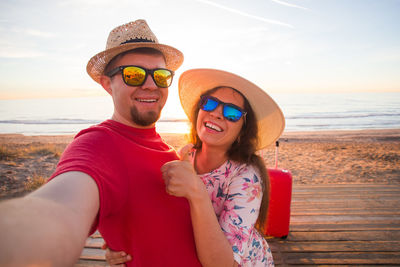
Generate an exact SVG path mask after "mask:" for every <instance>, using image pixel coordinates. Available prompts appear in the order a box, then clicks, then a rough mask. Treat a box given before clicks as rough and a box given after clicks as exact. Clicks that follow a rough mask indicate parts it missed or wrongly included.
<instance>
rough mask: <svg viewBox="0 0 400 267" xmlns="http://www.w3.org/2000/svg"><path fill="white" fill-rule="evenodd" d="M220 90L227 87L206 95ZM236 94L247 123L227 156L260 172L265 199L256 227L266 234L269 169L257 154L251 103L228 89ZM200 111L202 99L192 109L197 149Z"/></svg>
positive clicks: (256, 127) (192, 141)
mask: <svg viewBox="0 0 400 267" xmlns="http://www.w3.org/2000/svg"><path fill="white" fill-rule="evenodd" d="M220 88H226V86H219V87H215V88H212V89H210V90H208V91H206V92H205V93H203V94H202V96H204V95H210V94H212V93H214V92H215V91H217V90H218V89H220ZM228 88H230V89H232V90H234V91H235V92H237V93H239V94H240V95H241V96H242V97H243V99H244V110H245V111H247V114H246V117H245V118H244V119H245V123H243V127H242V129H241V131H240V133H239V136H238V137H237V139H236V141H235V142H234V143H233V144H232V146H231V147H230V149H229V150H228V152H227V156H228V158H229V159H230V160H233V161H237V162H240V163H245V164H248V165H253V166H255V167H256V168H257V169H258V170H259V172H260V176H261V177H260V178H261V184H262V188H263V197H262V200H261V207H260V213H259V215H258V218H257V221H256V224H255V227H256V229H257V230H259V232H260V233H261V234H264V225H265V222H266V220H267V215H268V205H269V176H268V172H267V169H266V167H265V164H264V160H263V159H262V158H261V157H260V156H258V155H257V154H256V151H257V145H258V144H257V136H258V126H257V119H256V116H255V114H254V112H253V109H252V108H251V106H250V103H249V102H248V100H247V99H246V97H244V95H243V94H242V93H240V92H239V91H237V90H236V89H234V88H231V87H228ZM199 110H200V98H199V100H198V102H197V103H196V105H194V107H193V109H192V118H193V119H192V121H191V131H190V142H191V143H192V144H193V145H194V148H195V149H200V148H201V146H202V141H201V140H200V138H199V135H198V133H197V129H196V125H197V116H198V114H199Z"/></svg>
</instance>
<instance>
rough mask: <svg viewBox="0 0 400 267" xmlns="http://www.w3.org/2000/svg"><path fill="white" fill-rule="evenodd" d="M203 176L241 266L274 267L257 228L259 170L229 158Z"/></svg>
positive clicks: (269, 250) (259, 193) (260, 188)
mask: <svg viewBox="0 0 400 267" xmlns="http://www.w3.org/2000/svg"><path fill="white" fill-rule="evenodd" d="M194 154H195V153H193V154H192V157H193V158H192V161H193V159H194ZM199 177H200V178H201V179H202V181H203V182H204V184H205V185H206V188H207V191H208V194H209V196H210V198H211V202H212V205H213V207H214V210H215V213H216V215H217V218H218V221H219V224H220V226H221V228H222V231H224V233H225V236H226V237H227V239H228V241H229V243H230V244H231V246H232V249H233V256H234V259H235V261H236V262H237V263H238V264H239V266H246V267H247V266H274V261H273V259H272V254H271V249H270V248H269V246H268V244H267V241H266V240H265V239H264V238H263V237H262V235H261V234H260V233H259V232H258V231H257V230H256V229H255V228H254V224H255V222H256V220H257V217H258V214H259V209H260V205H261V199H262V187H261V180H260V178H259V172H258V170H257V169H256V168H255V167H253V166H250V165H246V164H241V163H238V162H235V161H230V160H228V161H226V162H225V163H224V164H222V165H221V166H220V167H219V168H218V169H215V170H213V171H212V172H210V173H206V174H202V175H199Z"/></svg>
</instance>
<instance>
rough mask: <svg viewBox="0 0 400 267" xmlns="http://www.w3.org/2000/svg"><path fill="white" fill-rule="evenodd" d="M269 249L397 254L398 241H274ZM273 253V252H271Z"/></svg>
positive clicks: (399, 243) (399, 249)
mask: <svg viewBox="0 0 400 267" xmlns="http://www.w3.org/2000/svg"><path fill="white" fill-rule="evenodd" d="M269 245H270V247H271V249H272V248H274V249H275V250H276V251H277V250H279V251H280V252H368V251H370V252H399V251H400V241H341V242H339V241H315V242H311V241H310V242H309V241H307V242H293V241H289V240H287V241H275V242H271V243H269ZM273 251H274V250H273Z"/></svg>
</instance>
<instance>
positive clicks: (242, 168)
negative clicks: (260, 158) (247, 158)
mask: <svg viewBox="0 0 400 267" xmlns="http://www.w3.org/2000/svg"><path fill="white" fill-rule="evenodd" d="M227 163H228V164H229V163H230V164H231V170H232V175H233V176H235V177H242V176H249V175H251V177H253V175H256V176H260V171H259V169H258V167H256V166H255V165H253V164H248V163H241V162H238V161H232V160H228V162H227Z"/></svg>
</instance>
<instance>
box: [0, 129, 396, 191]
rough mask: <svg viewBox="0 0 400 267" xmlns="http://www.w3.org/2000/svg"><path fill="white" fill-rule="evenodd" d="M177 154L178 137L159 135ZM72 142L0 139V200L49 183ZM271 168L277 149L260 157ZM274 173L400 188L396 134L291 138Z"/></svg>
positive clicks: (285, 139)
mask: <svg viewBox="0 0 400 267" xmlns="http://www.w3.org/2000/svg"><path fill="white" fill-rule="evenodd" d="M162 136H163V138H164V139H165V141H166V142H167V143H169V144H170V145H172V146H173V147H175V148H179V147H181V146H182V145H184V144H185V143H186V140H187V139H186V137H185V136H184V135H182V134H162ZM72 139H73V136H70V135H69V136H24V135H19V134H2V135H0V199H5V198H11V197H16V196H21V195H24V194H26V192H27V191H29V190H31V189H32V187H31V186H29V185H30V184H32V182H35V181H36V180H41V179H46V178H48V177H49V176H50V175H51V174H52V172H53V171H54V169H55V167H56V165H57V162H58V160H59V156H60V155H61V153H62V151H63V150H64V148H65V147H66V146H67V144H68V143H69V142H71V140H72ZM260 155H262V156H263V158H264V160H265V163H266V165H267V166H268V167H274V166H275V147H274V146H271V147H269V148H266V149H264V150H263V151H261V152H260ZM278 155H279V161H278V167H279V168H284V169H288V170H289V171H291V173H292V175H293V183H295V184H346V183H351V184H359V183H367V184H400V168H399V166H400V129H395V130H365V131H364V130H363V131H329V132H319V131H315V132H289V133H284V134H283V135H282V137H281V138H280V146H279V154H278Z"/></svg>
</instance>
